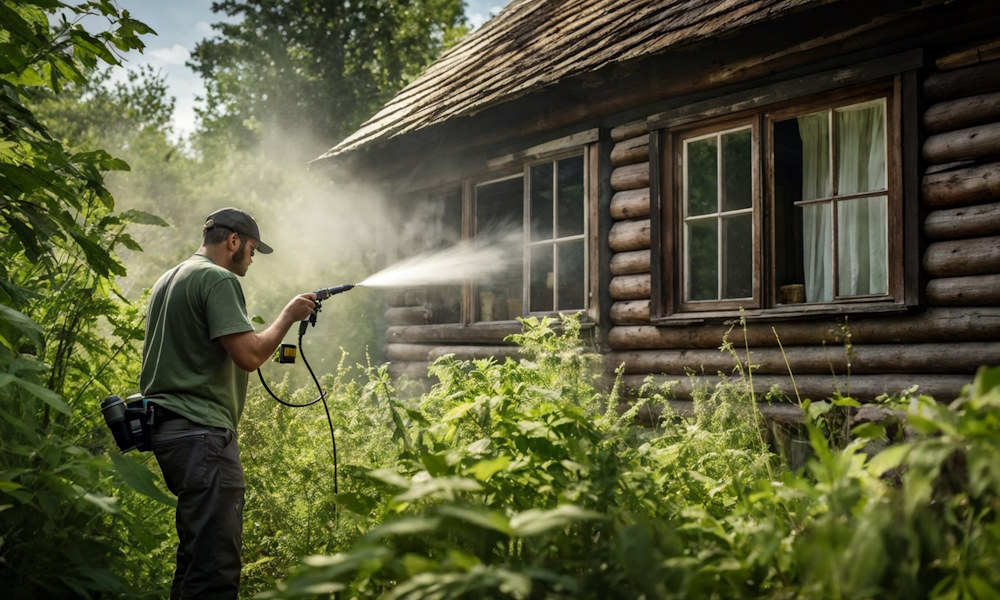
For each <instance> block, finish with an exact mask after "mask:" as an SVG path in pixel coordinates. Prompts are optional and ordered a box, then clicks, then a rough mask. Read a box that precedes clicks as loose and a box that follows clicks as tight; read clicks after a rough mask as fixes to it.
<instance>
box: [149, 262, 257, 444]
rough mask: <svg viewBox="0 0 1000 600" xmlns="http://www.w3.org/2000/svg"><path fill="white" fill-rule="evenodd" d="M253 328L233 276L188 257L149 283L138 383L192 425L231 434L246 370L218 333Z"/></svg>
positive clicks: (244, 392)
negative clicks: (230, 353)
mask: <svg viewBox="0 0 1000 600" xmlns="http://www.w3.org/2000/svg"><path fill="white" fill-rule="evenodd" d="M244 331H253V325H251V324H250V319H249V317H247V309H246V300H245V298H244V297H243V288H242V287H241V286H240V282H239V280H237V279H236V275H234V274H233V273H231V272H230V271H228V270H226V269H224V268H223V267H220V266H218V265H216V264H215V263H213V262H212V261H211V259H209V258H208V257H206V256H201V255H198V254H196V255H194V256H192V257H191V258H189V259H187V260H186V261H184V262H182V263H181V264H180V265H178V266H177V268H176V269H175V270H171V271H168V272H167V273H166V274H164V275H163V277H160V279H159V281H157V282H156V284H155V285H153V292H152V295H151V296H150V299H149V312H148V313H147V315H146V340H145V343H144V345H143V349H142V373H141V374H140V377H139V386H140V389H141V390H142V395H143V397H144V398H145V399H146V400H148V401H150V402H154V403H156V404H159V405H161V406H163V407H164V408H167V409H169V410H172V411H174V412H176V413H177V414H179V415H182V416H184V417H186V418H188V419H190V420H192V421H194V422H195V423H200V424H202V425H209V426H212V427H225V428H226V429H230V430H232V431H234V432H235V431H236V425H237V423H239V420H240V415H241V414H242V413H243V404H244V402H245V400H246V395H247V377H248V375H249V374H248V373H247V372H246V371H244V370H243V369H240V368H239V367H237V366H236V363H234V362H233V359H232V358H230V356H229V353H228V352H226V348H225V347H224V346H223V345H222V342H221V341H220V340H219V338H220V337H222V336H224V335H228V334H231V333H241V332H244Z"/></svg>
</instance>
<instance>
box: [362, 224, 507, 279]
mask: <svg viewBox="0 0 1000 600" xmlns="http://www.w3.org/2000/svg"><path fill="white" fill-rule="evenodd" d="M521 240H522V238H521V232H520V231H515V232H510V233H507V234H504V235H496V236H493V235H491V236H480V237H478V238H476V239H475V240H473V241H462V242H459V243H458V244H455V245H454V246H451V247H449V248H446V249H444V250H439V251H437V252H428V253H424V254H420V255H417V256H414V257H411V258H407V259H405V260H402V261H400V262H398V263H396V264H394V265H392V266H390V267H387V268H385V269H383V270H381V271H379V272H378V273H375V274H374V275H372V276H370V277H368V278H367V279H365V280H364V281H362V282H361V283H359V284H358V285H361V286H367V287H405V286H411V285H444V284H454V283H461V282H462V281H466V280H477V281H484V280H489V279H490V278H491V277H492V276H494V275H499V274H501V273H504V272H508V271H509V270H510V269H512V268H515V267H517V268H520V265H521Z"/></svg>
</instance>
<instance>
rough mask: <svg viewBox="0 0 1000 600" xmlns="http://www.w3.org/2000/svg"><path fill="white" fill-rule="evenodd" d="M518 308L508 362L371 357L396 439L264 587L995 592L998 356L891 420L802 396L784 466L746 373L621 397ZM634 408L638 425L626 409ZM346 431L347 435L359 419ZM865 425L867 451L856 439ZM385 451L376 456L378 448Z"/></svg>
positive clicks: (566, 327)
mask: <svg viewBox="0 0 1000 600" xmlns="http://www.w3.org/2000/svg"><path fill="white" fill-rule="evenodd" d="M552 325H553V323H552V322H551V321H549V320H547V319H543V320H541V321H538V320H534V319H527V320H525V321H524V333H523V334H521V335H519V336H517V338H516V341H517V342H518V343H519V344H520V345H521V348H522V356H521V358H520V360H513V359H508V360H505V361H504V362H502V363H501V362H498V361H495V360H478V361H456V360H454V359H453V358H449V357H445V358H442V359H441V360H439V361H437V363H435V365H434V366H433V367H432V368H433V372H434V374H435V375H436V376H437V377H438V378H439V380H440V383H439V384H437V385H436V386H435V387H434V388H433V389H432V390H431V391H430V392H429V393H427V394H425V395H424V396H422V397H421V398H420V399H419V400H417V401H413V402H406V401H403V400H400V399H398V398H397V397H396V395H395V392H394V390H393V388H392V385H391V383H390V381H389V379H388V376H387V374H386V371H385V369H384V368H382V369H371V370H370V373H369V374H370V380H369V383H368V385H367V387H366V390H367V392H368V393H369V394H370V398H369V402H371V404H370V405H369V407H372V406H378V407H380V408H381V409H382V410H384V411H385V412H384V414H385V423H386V424H387V425H386V426H388V427H390V428H391V429H392V432H393V433H392V436H393V439H394V440H395V445H396V448H397V454H396V455H395V456H394V457H391V459H387V462H386V463H385V464H383V465H381V467H380V468H376V469H372V470H368V471H365V470H363V469H356V470H354V471H352V474H353V476H352V477H351V478H350V479H349V480H348V481H347V482H346V485H345V486H344V487H343V488H342V493H341V494H340V495H339V496H338V497H337V500H338V502H339V503H340V504H341V506H344V507H346V508H347V509H349V510H350V511H351V512H352V513H353V514H354V515H355V516H356V517H357V518H356V519H354V520H351V521H350V523H351V526H352V527H359V528H360V529H362V530H363V531H364V533H363V534H360V535H359V536H358V537H357V539H356V542H354V543H353V544H352V545H351V546H350V548H349V549H348V550H346V551H345V552H342V553H338V554H332V555H322V556H312V557H308V558H305V559H304V560H303V562H302V564H301V565H300V566H299V567H298V568H297V569H295V570H294V571H293V573H292V575H291V576H290V577H289V578H288V579H287V580H286V581H284V582H282V583H280V584H279V585H278V587H277V589H275V590H273V591H271V592H269V593H266V594H264V596H265V597H303V596H314V595H317V594H332V593H339V594H341V595H342V596H343V597H389V598H425V597H437V598H457V597H497V598H500V597H502V598H507V597H510V598H643V597H645V598H685V597H688V598H689V597H706V598H711V597H716V598H761V597H774V598H788V597H809V598H813V597H816V598H843V597H852V598H853V597H904V596H905V597H911V596H915V597H942V598H945V597H995V595H996V592H997V590H1000V582H998V577H1000V574H998V572H997V569H995V568H994V566H995V564H996V562H997V561H996V557H997V552H996V550H995V549H996V548H997V547H1000V546H998V544H997V542H998V539H997V538H998V536H1000V527H998V525H997V522H996V510H997V502H996V497H997V492H998V491H1000V467H997V465H1000V460H997V459H998V458H1000V456H998V455H997V453H998V448H1000V444H998V442H1000V428H998V427H997V425H998V423H997V419H998V418H1000V369H996V370H984V371H983V372H982V373H980V374H979V376H978V377H977V379H976V382H975V384H974V385H973V386H971V387H970V389H969V391H968V393H967V394H966V395H965V396H963V398H961V399H959V400H958V401H956V402H954V403H952V404H951V405H950V406H946V405H941V404H937V403H935V402H934V401H933V400H932V399H930V398H927V397H918V396H914V397H909V398H907V399H906V402H905V404H906V406H907V409H908V410H907V412H908V415H909V416H908V424H909V425H908V426H909V429H910V434H909V436H908V437H906V438H905V439H904V440H903V441H902V442H901V443H895V444H890V445H887V446H886V445H885V444H884V442H885V439H886V437H887V436H886V431H885V429H884V428H882V427H881V426H879V425H872V424H868V425H865V426H862V427H859V428H855V429H854V431H853V432H852V433H851V435H850V436H846V437H844V438H839V437H836V436H830V435H829V427H828V426H827V425H826V423H829V422H830V420H831V419H832V418H833V413H834V412H836V411H844V410H848V409H849V408H850V405H851V404H853V401H851V400H850V399H844V398H839V397H836V398H834V399H833V400H822V401H817V402H810V401H805V402H804V403H803V407H804V408H805V410H804V413H803V414H804V419H805V422H804V425H803V427H804V429H805V431H806V432H807V433H808V437H809V445H810V449H811V456H810V457H809V458H808V459H807V460H806V462H805V466H804V467H803V468H801V469H798V470H796V471H792V470H790V469H789V468H787V467H786V466H785V465H784V464H783V463H782V462H781V460H780V459H779V458H778V457H777V456H776V455H775V454H773V453H772V452H771V451H770V449H769V448H768V447H767V445H766V444H765V443H764V441H763V439H762V437H761V428H760V425H759V418H760V415H759V414H757V413H756V412H755V411H756V407H755V404H754V400H753V398H752V396H751V395H750V394H749V393H748V391H747V389H748V388H747V385H746V381H744V380H743V379H742V378H731V379H726V380H723V381H721V382H720V383H719V384H718V385H715V386H707V387H701V388H697V390H696V392H695V398H694V399H695V414H694V416H693V417H690V418H681V417H679V416H677V415H675V414H674V413H672V412H671V411H670V410H669V408H668V407H667V406H666V401H667V400H668V399H669V398H670V391H669V387H667V388H657V387H655V386H652V385H650V386H647V387H646V388H644V390H643V392H642V393H641V397H640V398H639V399H638V400H637V401H635V402H634V403H633V405H632V407H631V408H630V409H629V410H627V411H625V412H624V413H622V414H619V412H618V403H619V398H618V394H617V388H613V389H612V391H611V392H610V393H607V394H605V393H600V392H598V391H596V388H595V386H594V382H595V380H594V376H595V375H594V374H595V373H596V369H594V368H593V367H594V366H595V364H594V363H593V362H592V359H593V357H592V356H589V355H588V353H587V352H586V351H585V350H584V349H583V348H582V347H581V346H580V343H579V336H578V333H579V329H578V328H579V324H578V323H577V322H576V321H575V320H574V319H573V318H571V317H564V318H563V320H562V324H561V325H562V328H563V333H562V334H557V333H556V332H555V331H554V330H553V328H552ZM650 408H655V410H656V411H657V412H659V414H660V415H661V416H660V418H659V419H657V420H656V422H655V423H654V424H653V426H651V427H650V426H641V425H639V424H637V423H636V422H635V417H636V415H637V414H639V413H640V412H642V411H645V410H646V409H650ZM358 439H360V438H358ZM873 440H879V441H881V442H883V443H882V444H880V445H879V446H880V447H885V448H886V449H885V450H883V451H881V452H878V453H876V451H875V450H874V449H873V446H872V445H871V444H870V442H871V441H873ZM384 456H385V455H384Z"/></svg>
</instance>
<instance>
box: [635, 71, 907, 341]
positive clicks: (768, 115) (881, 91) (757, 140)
mask: <svg viewBox="0 0 1000 600" xmlns="http://www.w3.org/2000/svg"><path fill="white" fill-rule="evenodd" d="M909 58H910V59H912V57H909ZM895 60H896V62H898V60H899V59H898V57H896V58H895ZM904 62H906V61H904ZM915 82H916V77H915V76H914V75H913V74H912V71H910V72H908V73H898V72H897V73H896V74H895V75H890V76H883V77H881V78H879V79H877V80H875V81H871V82H865V83H858V84H855V85H851V86H845V87H842V88H838V89H834V90H820V91H822V93H819V91H817V90H816V89H814V88H815V87H816V86H809V85H806V86H803V89H805V90H811V92H812V93H811V94H809V95H802V96H796V95H794V94H789V93H786V92H785V91H784V89H783V88H781V87H780V86H769V87H768V88H767V90H768V94H770V97H771V99H772V102H771V103H764V102H761V101H760V100H759V98H761V97H762V96H763V97H768V94H761V93H757V92H754V91H751V92H748V93H744V94H741V95H738V96H734V97H727V98H725V99H724V100H725V101H728V102H731V104H732V105H733V106H740V107H742V108H744V109H745V110H741V111H738V112H729V111H726V110H725V108H724V107H722V108H720V107H719V106H718V102H716V103H714V104H712V106H713V107H714V108H711V109H710V110H708V109H707V110H705V111H704V114H708V115H710V116H708V117H706V118H700V119H699V118H697V115H698V112H697V111H695V110H693V109H692V108H691V107H682V108H681V109H679V110H678V111H676V112H675V113H671V114H662V115H657V116H655V117H651V118H650V124H651V125H654V124H659V125H664V126H662V127H660V128H659V130H658V131H653V132H652V133H653V135H651V136H650V160H651V164H654V165H658V168H656V169H654V176H653V179H652V181H651V186H652V187H653V190H651V191H652V193H653V194H654V197H655V198H656V201H655V202H653V203H652V204H653V205H652V209H653V213H654V215H653V218H654V223H659V227H654V235H653V258H654V264H653V273H654V275H653V277H654V281H653V283H654V285H653V298H652V306H651V309H652V310H651V320H652V321H653V322H654V323H658V324H670V323H689V322H697V321H702V320H705V319H712V318H723V319H725V318H732V317H733V316H734V315H737V314H744V315H745V316H746V317H747V318H750V319H754V318H778V319H782V318H799V317H802V316H806V315H810V314H828V313H836V314H844V313H854V312H865V313H879V312H901V311H904V310H907V309H908V308H909V307H911V306H913V305H914V304H915V303H916V299H917V298H918V297H919V293H918V291H917V288H918V281H917V279H918V277H917V275H916V272H917V269H916V268H914V266H913V262H914V261H915V260H916V261H919V257H918V256H917V254H916V252H914V247H915V246H916V243H915V239H916V236H917V228H918V226H917V225H914V223H915V222H916V220H915V219H913V218H912V216H913V214H914V212H915V208H914V203H916V202H917V201H918V199H917V198H916V197H911V196H912V193H911V191H912V189H913V187H914V186H913V183H912V178H913V177H914V176H915V175H914V171H915V170H916V169H915V166H916V161H914V160H912V159H910V158H908V157H907V156H904V153H905V152H912V151H913V150H912V148H908V147H905V146H904V145H903V139H904V133H903V130H904V128H906V127H912V123H913V117H912V115H913V113H915V112H916V107H915V103H914V102H913V98H914V96H915V93H914V92H913V91H912V90H910V89H909V87H911V86H912V85H914V83H915ZM817 85H818V84H817ZM882 97H884V98H885V99H886V105H885V106H886V117H885V118H886V150H887V156H886V169H887V182H886V185H887V188H888V193H887V195H888V223H887V226H888V244H889V247H888V294H887V295H886V296H885V297H877V298H873V297H858V298H846V299H834V300H833V301H830V302H814V303H804V304H793V305H788V304H779V303H778V302H777V298H778V290H777V289H776V282H775V279H776V274H775V266H774V262H775V260H774V257H775V252H776V248H775V243H776V238H777V235H776V232H775V224H774V218H775V214H776V208H775V206H774V198H773V191H774V179H773V177H774V164H773V160H774V151H773V148H774V129H773V124H774V122H775V121H776V120H778V119H779V118H783V117H788V116H791V115H804V114H808V113H809V112H810V110H825V109H829V110H832V109H835V108H838V107H842V106H845V105H848V104H852V103H854V102H853V101H856V102H864V101H866V100H872V99H876V98H882ZM740 98H749V99H751V100H746V101H740ZM733 124H744V125H745V124H752V127H753V134H752V135H753V140H752V144H753V147H752V159H751V160H752V161H753V169H754V178H753V180H754V183H753V187H754V190H753V207H754V208H753V227H754V247H753V252H754V256H753V269H754V280H753V290H754V292H753V293H754V296H753V300H752V301H749V300H736V301H728V300H722V301H713V302H707V301H697V302H690V301H685V299H684V292H683V289H684V288H683V287H682V286H683V284H684V281H683V269H684V251H683V249H682V248H681V243H682V241H683V229H682V228H683V220H682V216H683V211H682V208H681V203H682V202H683V198H682V191H681V181H680V179H681V176H680V174H681V173H682V168H683V164H678V161H682V160H683V158H682V151H681V150H682V147H683V140H684V139H689V138H691V137H695V136H696V135H700V134H703V133H710V132H712V131H723V130H725V129H727V128H730V127H732V126H734V125H733ZM907 135H908V136H909V138H912V137H913V133H912V132H911V133H909V134H907ZM904 195H906V196H905V197H904Z"/></svg>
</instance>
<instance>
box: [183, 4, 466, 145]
mask: <svg viewBox="0 0 1000 600" xmlns="http://www.w3.org/2000/svg"><path fill="white" fill-rule="evenodd" d="M464 9H465V3H464V2H463V1H462V0H360V1H344V0H340V1H336V2H329V1H326V0H290V1H288V0H222V1H220V2H213V3H212V10H213V11H215V12H217V13H223V14H225V15H227V16H228V17H232V18H235V19H236V20H235V21H234V22H224V23H220V24H217V25H215V26H214V27H215V28H216V29H217V30H218V31H219V34H220V35H219V37H216V38H213V39H207V40H203V41H201V42H200V43H199V44H198V45H197V46H196V48H195V51H194V53H193V54H192V58H191V62H190V63H189V64H190V65H191V67H192V68H194V70H195V71H197V72H198V73H200V74H201V76H202V78H203V79H204V80H205V83H206V86H207V90H208V92H207V99H206V100H207V102H206V108H205V110H204V112H203V113H202V114H201V117H202V119H203V121H202V128H203V133H205V134H206V135H208V136H211V135H212V134H213V133H214V134H216V135H222V136H223V137H224V139H227V140H235V141H240V142H243V143H244V144H246V143H248V141H249V140H253V139H256V138H255V136H256V135H257V134H259V133H260V131H261V129H262V128H264V127H274V128H275V129H277V130H278V131H280V132H282V133H283V134H284V135H286V136H289V137H292V138H297V139H300V140H302V141H303V144H304V145H306V147H307V149H308V150H309V151H310V152H311V153H312V155H313V156H315V154H316V153H318V152H319V151H321V150H324V149H326V147H329V146H330V145H332V143H333V142H335V141H337V140H339V139H341V138H343V137H345V136H346V135H347V134H349V133H350V132H352V131H353V130H354V129H355V128H356V127H357V126H358V125H359V124H360V123H361V122H362V121H363V120H364V119H366V118H368V117H369V116H371V115H372V114H373V113H374V111H375V110H376V109H378V108H379V107H380V106H381V105H382V104H384V103H385V102H386V101H387V100H388V99H389V98H390V97H391V96H392V95H393V94H395V93H396V92H397V91H398V90H399V89H400V88H402V87H403V85H405V84H406V83H408V82H409V81H410V80H412V79H413V78H414V77H416V75H418V74H419V73H420V71H421V70H422V69H423V68H424V67H426V66H427V64H429V63H430V61H431V60H433V59H434V58H436V57H437V55H438V54H439V53H440V52H441V50H442V49H443V48H445V47H447V46H448V45H450V44H451V43H453V42H454V41H455V40H457V39H458V38H459V37H460V36H462V35H464V33H465V32H466V30H467V29H466V26H465V16H464ZM324 146H325V147H324ZM310 158H311V157H310Z"/></svg>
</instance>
